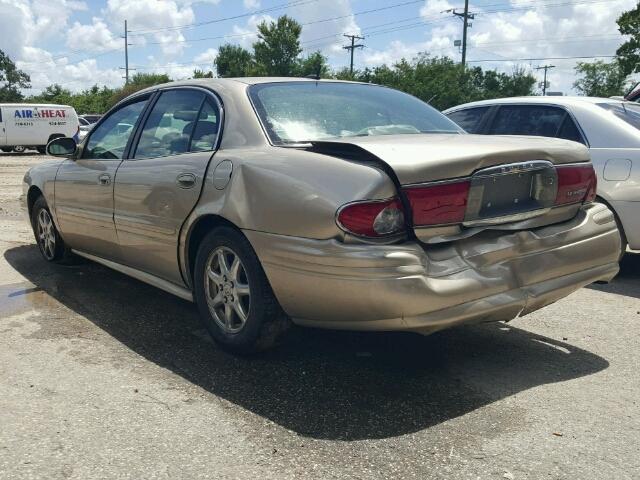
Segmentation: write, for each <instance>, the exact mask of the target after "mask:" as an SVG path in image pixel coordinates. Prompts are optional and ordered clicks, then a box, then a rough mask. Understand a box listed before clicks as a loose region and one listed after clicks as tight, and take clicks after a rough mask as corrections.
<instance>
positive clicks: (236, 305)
mask: <svg viewBox="0 0 640 480" xmlns="http://www.w3.org/2000/svg"><path fill="white" fill-rule="evenodd" d="M194 276H195V277H194V287H195V297H196V302H197V304H198V308H199V310H200V315H201V317H202V320H203V322H204V324H205V327H206V328H207V330H208V331H209V333H210V334H211V336H212V337H213V338H214V339H215V340H216V341H217V342H218V343H219V344H220V345H222V346H223V347H224V348H226V349H228V350H231V351H233V352H236V353H245V354H246V353H254V352H258V351H261V350H265V349H267V348H270V347H272V346H274V345H275V344H276V343H277V341H278V340H279V339H280V338H281V336H282V335H283V334H284V333H285V332H286V330H287V329H288V327H289V325H290V321H289V319H288V318H287V316H286V314H285V313H284V312H283V311H282V308H281V307H280V305H279V304H278V301H277V300H276V298H275V296H274V294H273V291H272V290H271V286H270V285H269V282H268V280H267V277H266V275H265V273H264V271H263V270H262V266H261V265H260V261H259V260H258V257H257V256H256V254H255V252H254V251H253V248H252V247H251V245H250V244H249V242H248V241H247V239H246V238H245V237H244V236H243V235H242V234H241V233H239V232H238V231H236V230H234V229H233V228H230V227H220V228H216V229H215V230H213V231H212V232H210V233H209V234H208V235H207V236H206V237H205V238H204V239H203V240H202V242H201V243H200V246H199V248H198V254H197V257H196V264H195V268H194Z"/></svg>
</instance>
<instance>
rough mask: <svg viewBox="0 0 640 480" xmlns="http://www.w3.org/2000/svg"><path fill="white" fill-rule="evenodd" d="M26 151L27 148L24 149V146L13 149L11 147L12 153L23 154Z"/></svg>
mask: <svg viewBox="0 0 640 480" xmlns="http://www.w3.org/2000/svg"><path fill="white" fill-rule="evenodd" d="M26 149H27V147H25V146H24V145H16V146H15V147H13V151H14V152H16V153H23V152H24V151H25V150H26Z"/></svg>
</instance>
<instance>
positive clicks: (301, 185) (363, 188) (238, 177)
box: [180, 147, 396, 278]
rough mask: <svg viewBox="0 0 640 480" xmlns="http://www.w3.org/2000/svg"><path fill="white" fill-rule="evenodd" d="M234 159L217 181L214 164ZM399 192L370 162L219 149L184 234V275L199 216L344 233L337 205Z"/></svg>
mask: <svg viewBox="0 0 640 480" xmlns="http://www.w3.org/2000/svg"><path fill="white" fill-rule="evenodd" d="M224 161H230V162H231V163H232V164H233V173H232V175H231V180H230V181H229V183H228V185H227V187H226V188H224V189H223V190H218V189H216V188H215V185H214V172H215V170H216V167H217V166H218V165H219V164H220V163H221V162H224ZM394 195H396V189H395V186H394V184H393V182H392V181H391V179H390V178H389V177H388V176H387V175H386V174H385V173H383V172H382V171H380V170H378V169H376V168H372V167H371V166H367V165H362V164H358V163H355V162H349V161H345V160H342V159H337V158H333V157H328V156H325V155H319V154H315V153H310V152H304V151H300V150H294V149H287V148H279V147H267V148H263V149H259V150H258V149H222V150H219V151H218V152H217V153H216V157H215V159H214V160H213V162H212V164H211V166H210V168H209V170H208V172H207V177H206V179H205V182H204V186H203V192H202V196H201V198H200V201H199V202H198V205H197V206H196V208H195V209H194V211H193V212H192V213H191V215H190V216H189V218H188V219H187V221H186V222H185V225H184V227H183V231H182V233H181V236H180V257H181V266H182V269H183V273H184V277H185V278H189V272H188V265H187V263H188V262H187V259H188V258H189V252H188V251H187V249H188V243H189V233H190V231H191V230H192V228H193V226H194V225H195V224H196V223H197V221H198V219H199V218H202V217H204V216H207V215H218V216H220V217H222V218H224V219H225V220H227V221H229V222H231V223H232V224H233V225H235V226H236V227H238V228H240V229H242V230H255V231H261V232H268V233H274V234H279V235H287V236H295V237H304V238H314V239H329V238H340V237H341V236H342V231H341V230H340V229H339V228H338V226H337V225H336V222H335V215H336V212H337V210H338V209H339V208H340V207H341V206H342V205H344V204H345V203H349V202H351V201H354V200H364V199H382V198H389V197H393V196H394Z"/></svg>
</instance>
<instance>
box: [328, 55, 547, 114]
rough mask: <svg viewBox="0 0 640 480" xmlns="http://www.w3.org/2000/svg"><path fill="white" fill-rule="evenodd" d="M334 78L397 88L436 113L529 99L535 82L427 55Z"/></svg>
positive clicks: (517, 72) (518, 73)
mask: <svg viewBox="0 0 640 480" xmlns="http://www.w3.org/2000/svg"><path fill="white" fill-rule="evenodd" d="M335 78H339V79H342V80H355V81H360V82H371V83H377V84H380V85H385V86H388V87H392V88H396V89H398V90H402V91H403V92H406V93H409V94H411V95H414V96H416V97H418V98H420V99H422V100H424V101H426V102H429V103H430V104H431V105H433V106H434V107H435V108H437V109H439V110H444V109H446V108H449V107H452V106H455V105H459V104H461V103H466V102H472V101H475V100H483V99H489V98H500V97H512V96H522V95H532V94H533V86H534V85H535V82H536V80H535V78H534V77H533V76H532V75H530V74H527V73H526V72H525V71H524V70H514V71H513V72H512V73H511V74H507V73H499V72H496V71H494V70H487V71H484V70H482V68H480V67H473V68H466V69H465V68H463V67H462V65H460V64H458V63H455V62H454V61H453V60H452V59H450V58H448V57H436V58H432V57H429V56H428V55H426V54H422V55H420V56H418V57H417V58H416V59H414V60H413V61H408V60H406V59H402V60H400V61H399V62H397V63H395V64H394V65H392V66H388V65H381V66H379V67H375V68H373V69H368V68H367V69H365V70H360V71H355V72H354V73H353V75H350V74H349V70H348V69H342V70H340V71H338V72H336V73H335Z"/></svg>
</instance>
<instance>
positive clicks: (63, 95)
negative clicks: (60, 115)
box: [26, 84, 115, 114]
mask: <svg viewBox="0 0 640 480" xmlns="http://www.w3.org/2000/svg"><path fill="white" fill-rule="evenodd" d="M114 92H115V91H114V90H113V89H111V88H108V87H99V86H98V85H94V86H93V87H91V88H88V89H86V90H83V91H81V92H77V93H72V92H71V91H70V90H67V89H65V88H62V87H61V86H60V85H58V84H54V85H49V86H48V87H47V88H45V89H44V90H43V91H42V93H40V95H34V96H31V97H29V98H27V99H26V100H27V101H29V102H31V103H58V104H62V105H71V106H72V107H73V108H75V110H76V112H78V113H79V114H83V113H104V112H106V111H107V110H108V109H109V108H110V107H111V97H112V96H113V95H114Z"/></svg>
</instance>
